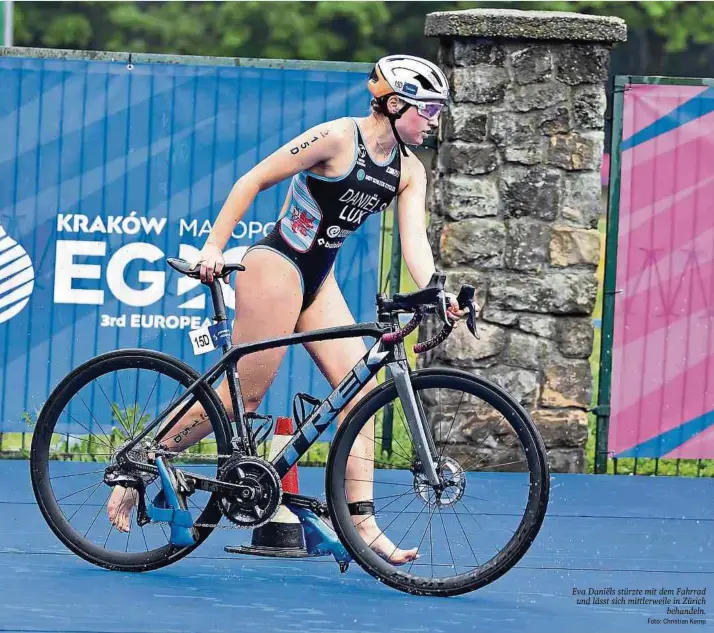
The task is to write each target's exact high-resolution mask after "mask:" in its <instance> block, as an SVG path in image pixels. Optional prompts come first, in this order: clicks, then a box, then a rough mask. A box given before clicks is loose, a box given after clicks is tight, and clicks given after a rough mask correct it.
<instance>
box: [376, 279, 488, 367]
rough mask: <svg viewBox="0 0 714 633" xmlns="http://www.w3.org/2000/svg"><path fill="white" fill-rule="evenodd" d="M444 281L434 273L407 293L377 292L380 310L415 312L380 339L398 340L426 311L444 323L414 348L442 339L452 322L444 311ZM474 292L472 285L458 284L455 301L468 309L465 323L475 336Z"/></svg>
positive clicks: (419, 349) (426, 347)
mask: <svg viewBox="0 0 714 633" xmlns="http://www.w3.org/2000/svg"><path fill="white" fill-rule="evenodd" d="M445 281H446V275H444V274H437V273H435V274H434V275H433V276H432V278H431V280H430V281H429V284H428V285H427V286H426V287H425V288H423V289H422V290H418V291H417V292H413V293H410V294H395V295H394V297H393V298H392V300H391V301H390V300H387V299H386V297H384V296H383V295H380V296H379V297H378V298H377V306H378V309H379V311H380V313H381V314H383V315H384V314H391V315H393V314H400V313H409V312H413V313H414V316H413V317H412V318H411V320H410V321H409V322H408V323H407V324H406V325H404V326H403V327H401V328H399V329H398V330H396V331H395V332H389V333H387V334H385V335H383V336H382V342H383V343H385V344H387V345H393V344H395V343H399V342H401V341H403V340H404V339H405V338H406V337H407V336H408V335H409V334H411V333H412V332H413V331H414V330H415V329H416V328H417V327H418V326H419V324H420V323H421V321H422V320H423V319H424V316H425V315H426V314H438V316H439V318H440V320H441V321H442V322H443V324H444V325H443V327H442V328H441V329H440V330H439V331H438V332H437V333H436V334H435V335H434V336H432V337H431V338H430V339H429V340H427V341H424V342H423V343H417V344H416V345H414V352H415V353H416V354H421V353H423V352H426V351H428V350H430V349H433V348H435V347H436V346H437V345H440V344H441V343H443V342H444V341H445V340H446V339H447V337H448V336H449V335H450V334H451V332H452V331H453V329H454V325H455V324H454V323H452V322H451V320H450V319H449V317H448V314H447V311H446V294H445V292H444V283H445ZM475 295H476V290H475V288H474V287H473V286H470V285H467V284H465V285H463V286H462V287H461V290H460V291H459V294H458V296H457V297H456V301H457V303H458V305H459V308H460V309H462V310H466V311H467V312H468V316H467V319H466V325H467V327H468V329H469V331H470V332H471V334H473V335H474V336H475V337H476V338H477V339H478V338H480V337H479V335H478V332H477V330H476V301H475Z"/></svg>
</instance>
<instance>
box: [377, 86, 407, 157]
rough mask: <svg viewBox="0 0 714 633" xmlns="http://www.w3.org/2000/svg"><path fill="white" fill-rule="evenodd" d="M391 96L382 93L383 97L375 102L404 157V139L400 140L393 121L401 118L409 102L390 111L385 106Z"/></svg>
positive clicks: (405, 151) (405, 152)
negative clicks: (394, 110) (389, 126)
mask: <svg viewBox="0 0 714 633" xmlns="http://www.w3.org/2000/svg"><path fill="white" fill-rule="evenodd" d="M391 96H392V95H384V96H383V97H380V98H379V99H378V100H377V103H378V104H379V109H380V110H381V112H382V114H383V115H384V116H386V117H387V120H388V121H389V124H390V125H391V126H392V133H393V134H394V138H395V139H396V140H397V145H399V149H401V150H402V154H404V157H405V158H406V156H407V148H406V146H405V145H404V141H402V139H401V137H400V136H399V132H397V126H396V125H395V122H396V121H397V119H401V118H402V115H403V114H404V113H405V112H406V111H407V110H408V109H409V108H411V104H410V103H406V102H405V103H404V105H403V106H402V108H401V109H400V110H398V111H397V112H390V111H389V108H388V107H387V100H388V99H389V97H391Z"/></svg>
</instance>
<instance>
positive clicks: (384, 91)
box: [367, 55, 449, 156]
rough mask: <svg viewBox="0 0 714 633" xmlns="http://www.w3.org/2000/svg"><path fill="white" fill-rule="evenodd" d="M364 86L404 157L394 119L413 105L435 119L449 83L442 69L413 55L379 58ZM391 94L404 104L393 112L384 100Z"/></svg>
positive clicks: (404, 150) (423, 113)
mask: <svg viewBox="0 0 714 633" xmlns="http://www.w3.org/2000/svg"><path fill="white" fill-rule="evenodd" d="M367 87H368V88H369V91H370V92H371V93H372V96H373V97H374V99H375V101H376V102H377V105H378V107H379V109H380V111H381V112H382V114H384V115H385V116H386V117H387V119H388V120H389V123H390V124H391V126H392V131H393V132H394V136H395V138H396V139H397V143H398V144H399V147H400V148H401V150H402V153H403V154H404V156H406V155H407V150H406V148H405V147H404V143H403V142H402V139H401V138H399V134H398V133H397V128H396V126H395V124H394V122H395V121H396V120H397V119H399V118H400V117H401V116H402V115H403V114H404V113H405V112H406V111H407V110H408V109H409V108H410V107H412V106H414V107H416V108H417V109H418V110H419V113H420V114H421V115H422V116H425V118H435V117H436V116H438V114H439V112H440V111H441V108H442V107H443V105H444V103H445V102H446V101H447V100H448V99H449V82H448V80H447V79H446V75H445V74H444V72H443V71H442V70H441V68H439V67H438V66H437V65H436V64H433V63H432V62H430V61H428V60H426V59H422V58H421V57H414V56H412V55H388V56H387V57H382V59H380V60H379V61H378V62H377V63H376V64H375V66H374V68H373V69H372V72H371V74H370V76H369V81H368V82H367ZM392 95H396V96H398V97H399V98H400V99H401V100H402V101H403V102H404V104H405V105H404V107H403V108H402V109H401V110H399V111H398V112H396V113H391V112H389V110H388V109H387V99H389V97H391V96H392Z"/></svg>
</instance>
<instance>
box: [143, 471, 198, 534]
mask: <svg viewBox="0 0 714 633" xmlns="http://www.w3.org/2000/svg"><path fill="white" fill-rule="evenodd" d="M156 466H157V468H158V469H159V477H160V478H161V486H162V489H161V491H160V492H159V494H158V495H156V497H155V498H154V500H153V501H152V502H151V503H150V504H149V505H148V506H147V508H146V514H148V515H149V518H150V519H151V520H152V521H159V522H164V523H168V524H169V525H170V526H171V538H170V543H171V545H176V546H178V547H189V546H191V545H194V544H195V543H196V539H195V538H194V536H193V532H192V530H191V528H192V527H193V517H192V516H191V512H190V511H189V510H186V509H184V508H182V507H181V502H180V501H179V498H178V494H177V493H176V490H175V489H174V486H173V484H172V482H171V479H172V477H171V476H170V475H169V470H168V468H167V467H166V464H165V463H164V458H163V457H157V458H156Z"/></svg>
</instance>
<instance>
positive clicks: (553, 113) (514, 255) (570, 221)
mask: <svg viewBox="0 0 714 633" xmlns="http://www.w3.org/2000/svg"><path fill="white" fill-rule="evenodd" d="M426 34H427V35H429V36H435V37H439V38H441V46H440V51H439V63H440V65H441V67H442V68H443V69H444V70H445V72H446V73H447V76H448V77H449V81H450V83H451V88H452V96H453V98H452V102H451V104H450V106H449V108H448V110H447V111H446V113H445V115H444V117H443V120H442V129H441V143H440V146H439V149H438V154H437V159H436V160H435V161H434V166H433V173H432V181H433V187H432V189H431V191H430V194H429V209H430V211H431V219H430V229H429V230H430V239H431V241H432V247H433V249H434V252H435V253H436V256H437V268H439V269H440V270H442V271H443V272H446V273H447V275H448V282H447V283H448V286H449V288H450V289H452V290H455V289H457V288H458V287H459V286H460V284H462V283H471V284H473V285H474V286H476V288H477V291H478V300H479V304H480V305H481V306H482V308H483V310H482V315H481V316H482V320H481V321H480V323H479V328H480V331H481V340H476V339H474V338H473V337H472V336H471V335H470V334H469V333H468V331H467V330H466V328H465V327H459V328H457V330H456V331H455V332H454V334H453V335H452V336H451V337H450V338H449V339H448V341H447V343H446V344H444V345H442V346H441V347H440V348H437V350H435V351H434V352H433V353H432V355H431V356H427V357H426V358H425V359H424V361H425V363H424V364H427V365H428V364H448V365H453V366H456V367H463V368H467V369H473V370H476V371H477V372H478V373H480V374H482V375H484V376H486V377H487V378H489V379H492V380H493V381H495V382H497V383H499V384H500V385H502V386H503V387H505V388H506V389H508V390H509V391H510V392H511V393H512V394H514V395H515V396H516V397H517V398H518V399H519V400H520V401H521V402H522V403H523V404H524V405H525V407H526V408H527V410H529V411H530V413H531V414H532V416H533V419H534V420H535V422H536V424H537V425H538V427H539V429H540V431H541V433H542V435H543V437H544V440H545V442H546V445H547V447H548V449H549V450H548V452H549V455H550V462H551V468H552V469H553V470H554V471H560V472H563V471H565V472H583V471H584V470H585V466H586V459H585V443H586V441H587V435H588V429H587V414H586V409H587V408H588V407H589V406H590V397H591V390H592V376H591V371H590V365H589V362H588V357H589V356H590V355H591V353H592V349H593V324H592V318H591V315H592V311H593V306H594V303H595V297H596V293H597V280H596V276H595V272H596V268H597V264H598V259H599V255H600V250H599V245H600V240H599V235H598V231H597V223H598V218H599V216H600V212H601V211H600V191H601V184H600V165H601V161H602V154H603V126H604V114H605V105H606V102H605V82H606V80H607V76H608V69H609V61H610V47H611V45H612V44H613V43H614V42H617V41H624V40H625V39H626V35H627V29H626V26H625V23H624V22H623V21H622V20H620V19H617V18H611V17H595V16H589V15H580V14H576V13H551V12H540V11H514V10H503V9H475V10H468V11H454V12H445V13H432V14H429V15H428V16H427V19H426ZM430 330H431V328H430V327H426V328H424V332H422V334H421V336H422V337H426V336H428V335H429V331H430ZM474 435H476V434H475V433H471V434H469V435H464V441H465V442H467V443H468V439H466V438H468V437H472V436H474ZM459 441H461V440H459Z"/></svg>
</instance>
